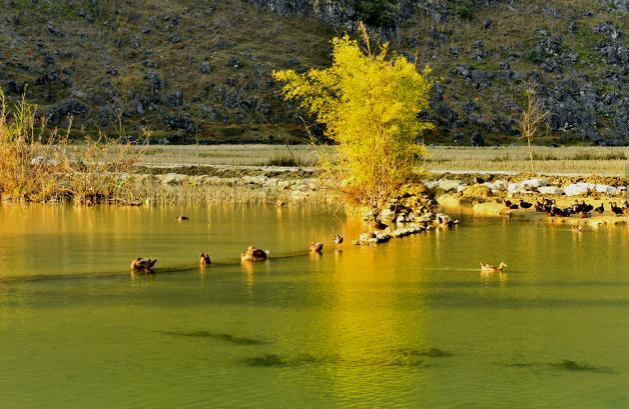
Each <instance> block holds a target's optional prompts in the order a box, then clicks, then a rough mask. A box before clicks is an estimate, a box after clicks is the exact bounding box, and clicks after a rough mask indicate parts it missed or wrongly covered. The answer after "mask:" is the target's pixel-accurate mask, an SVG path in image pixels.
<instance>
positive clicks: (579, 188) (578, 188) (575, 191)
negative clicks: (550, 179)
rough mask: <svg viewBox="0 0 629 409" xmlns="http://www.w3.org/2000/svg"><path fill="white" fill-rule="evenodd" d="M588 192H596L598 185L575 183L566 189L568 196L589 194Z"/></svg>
mask: <svg viewBox="0 0 629 409" xmlns="http://www.w3.org/2000/svg"><path fill="white" fill-rule="evenodd" d="M588 190H596V185H594V184H592V183H584V182H579V183H573V184H571V185H568V186H566V187H565V188H564V193H565V194H566V196H578V195H581V194H584V193H587V191H588Z"/></svg>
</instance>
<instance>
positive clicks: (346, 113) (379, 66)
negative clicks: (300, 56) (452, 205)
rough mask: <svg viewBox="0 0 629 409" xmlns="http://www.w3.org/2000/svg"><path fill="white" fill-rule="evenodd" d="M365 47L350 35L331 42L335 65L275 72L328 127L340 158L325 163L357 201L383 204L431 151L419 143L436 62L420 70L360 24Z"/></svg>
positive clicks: (291, 95)
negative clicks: (301, 71) (374, 43)
mask: <svg viewBox="0 0 629 409" xmlns="http://www.w3.org/2000/svg"><path fill="white" fill-rule="evenodd" d="M361 30H362V33H363V37H364V38H363V40H364V45H365V48H364V49H363V48H361V46H360V45H359V43H358V42H357V41H355V40H352V39H351V38H350V37H349V36H347V35H346V36H344V37H341V38H334V39H333V40H332V46H333V48H332V66H331V67H329V68H326V69H311V70H310V71H308V72H307V73H305V74H299V73H297V72H295V71H293V70H285V71H276V72H274V73H273V76H274V78H275V79H276V80H278V81H280V82H283V83H285V85H284V87H283V89H282V91H283V95H284V98H285V99H289V100H292V99H295V100H298V101H300V102H301V105H302V107H304V108H306V109H307V110H308V111H309V112H310V113H311V114H313V115H314V116H315V118H316V119H317V121H318V122H320V123H323V124H325V125H326V131H325V132H326V136H327V137H328V138H329V139H331V140H332V141H334V142H336V143H337V145H338V146H337V152H338V157H337V158H336V159H335V160H334V161H329V160H325V158H322V159H323V164H324V165H327V168H328V169H330V170H332V171H333V172H334V175H335V176H337V177H339V178H340V180H342V182H343V183H342V186H343V191H344V192H345V193H347V197H348V199H349V201H350V203H352V204H358V205H368V206H379V205H381V204H382V203H383V202H384V201H386V200H387V199H390V198H391V197H392V196H395V195H396V194H398V193H399V190H400V187H401V186H402V185H403V184H404V183H406V182H407V181H408V180H409V178H410V177H411V176H412V175H413V169H414V167H415V166H416V165H417V164H418V162H419V161H420V160H421V158H422V157H423V156H424V155H425V153H426V152H425V148H424V146H423V145H420V144H418V143H417V142H416V141H417V139H418V137H419V136H420V135H421V134H422V133H423V132H424V131H426V130H428V129H431V128H432V127H433V125H432V124H430V123H428V122H424V121H420V120H419V119H418V115H419V113H420V112H422V111H425V110H426V109H427V108H428V97H429V93H430V90H431V88H432V82H431V80H430V79H429V78H428V77H429V74H430V70H429V68H425V69H424V70H423V72H421V73H420V72H418V71H417V68H416V66H415V65H414V64H413V63H411V62H409V61H408V60H407V59H406V58H405V57H403V56H401V55H397V54H395V53H392V52H390V51H389V49H388V44H379V45H378V47H377V50H376V51H373V50H372V49H371V47H370V42H371V40H370V39H369V36H368V34H367V31H366V30H365V29H364V27H363V26H361Z"/></svg>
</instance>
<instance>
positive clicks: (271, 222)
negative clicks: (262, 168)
mask: <svg viewBox="0 0 629 409" xmlns="http://www.w3.org/2000/svg"><path fill="white" fill-rule="evenodd" d="M182 214H185V215H187V216H189V217H190V219H191V220H190V221H189V222H185V223H179V222H177V221H176V216H179V215H182ZM462 222H463V223H462V225H461V226H460V227H458V228H455V229H452V230H447V231H444V230H438V231H433V232H430V233H427V234H421V235H417V236H413V237H408V238H405V239H401V240H394V241H392V242H390V243H388V244H386V245H383V246H379V247H377V248H376V247H355V246H352V245H351V244H350V243H349V239H350V238H352V237H356V236H357V235H358V233H359V232H360V231H361V230H362V228H363V227H362V226H361V222H360V221H358V220H353V219H349V218H347V217H346V216H345V215H344V214H343V213H342V212H338V211H334V210H328V209H322V208H317V207H305V206H304V207H289V208H286V209H277V208H275V207H271V206H269V207H264V206H261V207H235V206H224V207H219V206H216V207H192V208H174V207H155V208H128V209H127V208H107V207H100V208H90V209H81V208H73V207H62V206H59V207H56V206H29V207H17V206H0V407H1V408H50V409H52V408H63V409H67V408H94V409H98V408H108V409H111V408H571V409H576V408H588V409H592V408H627V407H629V353H627V346H628V345H629V256H628V254H627V250H628V249H629V228H628V227H602V228H599V229H596V230H594V229H589V228H588V229H586V230H585V231H584V232H582V233H573V232H571V231H570V229H569V228H566V227H561V226H550V225H547V224H545V223H541V222H540V223H530V222H515V221H503V220H500V219H474V218H471V217H464V216H463V217H462ZM336 232H340V233H342V234H344V235H345V236H346V238H347V239H348V240H347V242H346V244H345V245H344V246H343V247H342V248H341V249H335V248H334V245H333V244H332V243H331V241H332V238H333V235H334V233H336ZM311 241H323V242H324V243H325V244H326V247H325V248H324V252H323V254H322V255H321V256H315V255H309V254H308V253H307V251H305V250H304V249H306V250H307V247H308V244H309V243H310V242H311ZM249 244H253V245H255V246H257V247H260V248H263V249H270V250H271V260H269V261H267V262H264V263H257V264H253V265H252V264H245V265H242V264H241V263H240V262H239V261H238V255H239V253H240V251H241V250H243V249H244V248H246V247H247V246H248V245H249ZM202 251H207V252H209V253H210V255H211V257H212V260H213V262H214V263H215V264H213V265H212V266H211V267H210V268H207V269H205V270H201V269H200V268H199V267H198V264H197V260H198V259H197V256H198V254H199V253H200V252H202ZM285 256H286V257H285ZM135 257H155V258H157V259H158V263H157V266H158V269H157V272H156V274H155V275H152V276H147V275H136V276H132V275H131V274H130V272H129V267H128V266H129V262H130V260H131V259H132V258H135ZM481 261H483V262H489V263H494V264H497V263H499V262H500V261H504V262H506V263H507V264H508V266H509V267H508V268H507V271H508V272H507V273H506V274H491V275H481V274H480V273H479V270H478V264H479V262H481Z"/></svg>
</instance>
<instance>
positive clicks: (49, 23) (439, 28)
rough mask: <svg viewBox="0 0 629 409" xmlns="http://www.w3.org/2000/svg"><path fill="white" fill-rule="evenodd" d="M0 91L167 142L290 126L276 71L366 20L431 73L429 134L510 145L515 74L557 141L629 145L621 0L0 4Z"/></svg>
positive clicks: (55, 119)
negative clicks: (433, 125) (537, 95)
mask: <svg viewBox="0 0 629 409" xmlns="http://www.w3.org/2000/svg"><path fill="white" fill-rule="evenodd" d="M4 3H5V5H4V7H3V8H2V9H1V10H0V20H1V21H2V24H1V25H0V86H2V87H3V88H4V89H5V91H7V92H8V93H9V95H10V96H11V97H12V98H17V96H18V95H19V94H21V93H23V92H25V93H26V95H27V96H28V98H30V99H32V100H34V101H35V102H37V103H38V104H40V105H41V109H42V111H44V112H46V113H47V114H49V115H50V116H51V122H52V123H53V124H55V125H57V126H64V125H65V122H66V121H67V119H66V118H67V116H68V115H71V116H73V118H74V121H75V123H78V124H80V125H81V126H84V127H85V128H87V129H94V128H105V129H113V128H116V127H117V124H118V123H119V121H121V122H122V123H123V124H124V126H125V129H126V131H127V132H128V133H131V134H133V133H135V132H139V131H140V130H141V129H142V128H149V129H152V130H154V131H155V132H154V137H155V139H157V140H169V141H170V142H171V143H172V142H175V143H176V142H181V141H184V142H185V141H188V142H189V141H194V140H195V138H199V139H201V140H203V141H211V142H226V141H227V142H241V141H251V140H255V141H266V142H283V141H285V140H286V139H294V137H295V136H298V135H300V134H301V130H300V129H301V123H300V120H299V119H298V118H297V116H298V115H299V112H297V111H296V110H295V109H294V107H293V106H291V105H287V104H285V103H284V102H282V101H281V100H280V99H279V98H278V97H277V90H278V89H279V88H278V86H277V84H274V82H273V81H272V80H271V78H270V73H271V71H272V70H273V69H278V68H289V67H292V68H296V69H300V70H305V69H307V68H308V67H311V66H323V65H325V64H327V53H328V51H329V39H330V38H331V37H333V36H334V35H337V34H339V33H342V32H343V31H345V30H352V28H353V27H354V26H355V23H356V21H358V20H364V21H368V22H369V23H370V24H371V26H372V27H373V30H374V32H377V33H380V35H382V36H383V37H384V38H386V39H388V40H390V41H391V42H392V46H393V48H394V49H396V50H398V51H400V52H403V53H405V54H406V55H407V56H409V58H412V56H414V55H415V54H416V53H418V54H419V56H420V63H421V64H427V65H429V66H431V67H432V68H433V72H434V74H435V78H436V79H438V82H439V83H438V85H437V86H436V87H435V93H434V97H433V103H432V107H433V112H432V114H431V118H432V119H433V120H434V121H435V122H437V123H438V124H439V128H438V132H437V133H435V134H434V135H430V136H428V138H429V140H435V141H439V142H446V143H460V144H469V143H470V141H472V140H473V141H474V142H475V143H481V142H482V139H484V140H485V141H486V142H494V141H497V142H502V143H511V142H513V141H514V140H515V135H516V133H517V132H516V131H515V119H516V118H517V114H518V111H519V108H518V106H519V105H520V104H521V96H520V93H519V88H520V84H521V82H522V81H523V80H526V79H534V80H536V81H538V82H540V83H541V84H542V87H541V88H540V91H541V94H542V96H543V97H544V101H545V103H546V104H547V106H548V108H549V109H551V111H552V113H553V115H552V119H551V130H552V134H553V135H554V137H555V139H557V138H559V139H563V140H575V139H576V140H585V141H594V142H598V143H608V144H621V143H628V142H629V86H628V82H627V75H628V74H629V18H628V15H627V2H626V1H624V0H610V1H607V0H592V1H588V0H579V1H577V2H575V1H568V0H553V1H538V0H533V1H499V0H484V1H483V0H400V1H394V0H365V1H357V0H294V1H287V0H248V1H246V0H234V1H228V0H201V1H185V0H177V1H167V0H155V1H151V2H148V1H146V0H128V1H114V0H88V1H79V0H68V1H64V2H52V1H42V0H39V1H38V0H5V2H4Z"/></svg>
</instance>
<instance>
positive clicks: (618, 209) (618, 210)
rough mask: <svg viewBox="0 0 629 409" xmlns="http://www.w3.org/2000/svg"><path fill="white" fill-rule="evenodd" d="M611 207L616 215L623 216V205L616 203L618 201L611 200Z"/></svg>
mask: <svg viewBox="0 0 629 409" xmlns="http://www.w3.org/2000/svg"><path fill="white" fill-rule="evenodd" d="M609 207H610V209H611V211H612V213H614V214H615V215H616V216H622V215H623V214H624V210H623V209H622V207H619V206H617V205H616V202H609Z"/></svg>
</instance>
